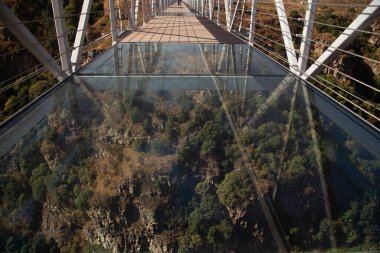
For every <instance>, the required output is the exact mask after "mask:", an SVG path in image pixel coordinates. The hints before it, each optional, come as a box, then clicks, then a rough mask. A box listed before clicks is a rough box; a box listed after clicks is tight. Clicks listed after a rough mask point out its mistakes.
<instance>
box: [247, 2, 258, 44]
mask: <svg viewBox="0 0 380 253" xmlns="http://www.w3.org/2000/svg"><path fill="white" fill-rule="evenodd" d="M256 9H257V0H252V6H251V20H250V24H249V44H251V45H253V39H254V38H255V28H256Z"/></svg>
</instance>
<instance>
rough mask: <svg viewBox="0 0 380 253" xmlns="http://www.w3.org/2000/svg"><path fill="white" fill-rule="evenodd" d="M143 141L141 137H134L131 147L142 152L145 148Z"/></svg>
mask: <svg viewBox="0 0 380 253" xmlns="http://www.w3.org/2000/svg"><path fill="white" fill-rule="evenodd" d="M145 145H146V143H145V141H144V140H143V139H136V140H135V142H134V143H133V149H134V150H135V151H137V152H143V151H144V149H145Z"/></svg>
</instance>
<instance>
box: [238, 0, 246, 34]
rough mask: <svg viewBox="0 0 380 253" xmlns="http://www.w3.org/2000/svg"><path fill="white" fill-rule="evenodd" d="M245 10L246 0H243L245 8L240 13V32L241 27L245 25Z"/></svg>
mask: <svg viewBox="0 0 380 253" xmlns="http://www.w3.org/2000/svg"><path fill="white" fill-rule="evenodd" d="M244 11H245V0H243V8H242V11H241V15H240V25H239V32H240V31H241V28H242V26H243V17H244Z"/></svg>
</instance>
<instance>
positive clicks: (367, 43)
mask: <svg viewBox="0 0 380 253" xmlns="http://www.w3.org/2000/svg"><path fill="white" fill-rule="evenodd" d="M187 4H188V5H189V6H190V7H191V8H193V9H194V10H195V11H196V12H197V13H198V16H200V17H205V18H208V19H210V20H212V21H213V22H215V23H216V24H217V25H219V26H221V27H223V28H224V29H226V30H228V31H230V32H232V33H234V34H236V35H237V36H239V37H240V38H242V39H244V40H246V41H247V42H248V43H250V44H251V45H252V46H254V47H256V48H257V49H259V50H261V51H263V52H264V53H266V54H267V55H268V56H270V57H272V58H273V59H275V60H277V61H278V62H279V63H281V64H283V65H285V66H286V67H287V68H289V70H290V71H292V72H293V73H295V74H296V75H299V76H300V77H301V78H302V79H304V80H306V79H307V80H308V81H310V82H311V83H313V84H314V85H315V86H316V87H318V88H319V89H321V90H322V91H323V92H325V93H326V94H327V95H329V96H330V97H332V98H334V99H335V100H336V101H338V102H339V103H340V104H342V105H343V106H345V107H346V108H348V109H349V110H352V111H353V112H354V113H355V114H357V115H359V116H360V117H362V118H364V119H366V120H368V121H369V122H370V123H372V124H374V125H376V126H377V127H380V78H379V76H380V51H379V49H378V48H379V46H380V19H379V17H380V1H379V0H373V1H371V2H370V3H368V1H352V0H351V1H350V0H347V1H344V2H339V3H332V2H321V1H317V0H308V1H283V0H275V1H269V0H236V1H231V0H230V1H228V0H187Z"/></svg>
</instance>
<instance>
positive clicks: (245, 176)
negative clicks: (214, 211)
mask: <svg viewBox="0 0 380 253" xmlns="http://www.w3.org/2000/svg"><path fill="white" fill-rule="evenodd" d="M216 192H217V194H218V197H219V200H220V202H221V203H222V204H224V205H226V206H228V207H230V208H235V207H236V206H238V205H242V204H243V203H244V202H247V201H248V200H249V198H250V197H251V196H253V194H254V191H253V186H252V182H251V179H250V176H249V173H248V170H247V169H245V168H243V169H240V170H234V171H232V172H230V173H227V174H226V176H225V178H224V180H223V181H222V182H221V183H220V184H219V185H218V188H217V191H216Z"/></svg>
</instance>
